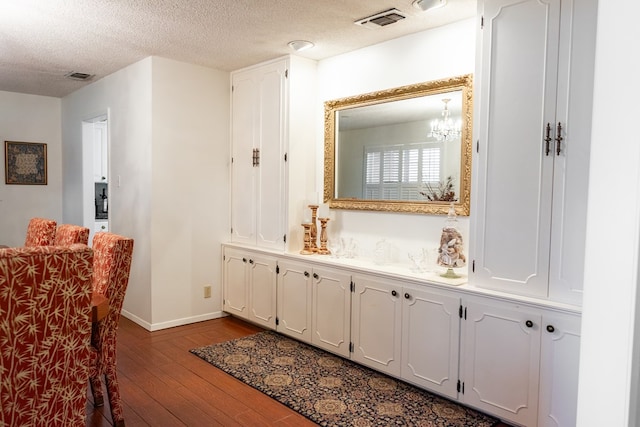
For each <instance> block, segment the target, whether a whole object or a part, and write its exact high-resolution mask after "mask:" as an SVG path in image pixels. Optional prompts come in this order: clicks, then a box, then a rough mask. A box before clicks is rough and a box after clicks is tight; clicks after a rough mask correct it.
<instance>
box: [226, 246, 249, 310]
mask: <svg viewBox="0 0 640 427" xmlns="http://www.w3.org/2000/svg"><path fill="white" fill-rule="evenodd" d="M248 261H249V259H248V257H247V255H246V254H244V253H243V252H240V251H237V250H234V249H229V248H225V250H224V260H223V270H222V271H223V276H224V277H223V281H222V283H223V295H224V298H223V308H222V309H223V310H224V311H226V312H227V313H230V314H233V315H235V316H238V317H242V318H244V319H248V318H249V289H248V280H247V262H248Z"/></svg>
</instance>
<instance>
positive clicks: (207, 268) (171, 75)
mask: <svg viewBox="0 0 640 427" xmlns="http://www.w3.org/2000/svg"><path fill="white" fill-rule="evenodd" d="M228 88H229V75H228V73H225V72H220V71H216V70H212V69H207V68H203V67H199V66H194V65H190V64H185V63H179V62H175V61H169V60H165V59H162V58H156V57H149V58H146V59H144V60H142V61H140V62H138V63H135V64H133V65H131V66H129V67H126V68H124V69H122V70H120V71H118V72H116V73H114V74H112V75H110V76H107V77H105V78H103V79H101V80H99V81H97V82H95V83H93V84H91V85H89V86H86V87H84V88H82V89H80V90H78V91H76V92H74V93H73V94H71V95H69V96H67V97H65V98H64V99H63V101H62V122H63V137H64V138H63V139H64V159H65V186H64V208H65V209H64V217H65V218H69V220H71V219H76V218H77V219H78V220H79V221H81V220H82V185H81V182H82V166H81V165H82V121H83V120H84V119H87V118H91V117H95V116H97V115H100V114H102V113H105V112H107V111H108V112H109V131H110V135H109V143H110V147H109V181H110V188H109V192H110V196H111V197H110V200H109V202H110V209H109V226H110V231H112V232H114V233H117V234H122V235H125V236H129V237H132V238H133V239H134V240H135V243H134V253H133V263H132V267H131V277H130V280H129V287H128V289H127V295H126V298H125V302H124V307H123V315H124V316H126V317H128V318H130V319H132V320H134V321H135V322H137V323H139V324H140V325H142V326H143V327H145V328H147V329H149V330H154V329H160V328H164V327H169V326H175V325H179V324H184V323H190V322H194V321H198V320H205V319H210V318H214V317H218V316H220V315H221V309H222V303H221V297H220V294H221V285H220V275H221V274H220V265H221V263H220V241H221V240H222V237H221V236H222V234H223V233H224V232H227V224H228V220H227V215H228V209H227V207H226V203H227V200H228V194H227V191H228V171H227V165H226V162H227V159H228V146H229V138H228V128H229V118H228V117H229V93H228ZM205 283H207V284H212V285H213V292H212V294H213V297H212V298H211V299H206V300H205V299H204V297H203V288H202V287H203V285H204V284H205Z"/></svg>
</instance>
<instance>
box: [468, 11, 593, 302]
mask: <svg viewBox="0 0 640 427" xmlns="http://www.w3.org/2000/svg"><path fill="white" fill-rule="evenodd" d="M596 9H597V0H575V1H569V0H544V1H539V0H484V1H481V2H479V14H480V15H481V18H480V19H479V21H480V30H479V37H478V40H480V45H479V49H481V52H482V54H481V61H480V63H479V67H478V69H477V71H476V75H477V76H478V77H479V79H478V80H477V81H478V82H479V87H478V90H479V97H478V98H479V102H478V103H476V107H477V108H476V117H477V120H478V135H477V136H478V141H477V147H476V153H474V156H475V158H474V160H473V162H474V182H473V185H474V188H473V192H474V193H475V197H474V198H475V205H474V206H473V207H472V212H473V215H474V217H473V218H472V232H473V234H474V238H473V239H472V240H473V242H474V246H473V247H472V248H470V249H471V251H472V253H471V257H470V258H471V259H472V268H471V269H472V271H473V272H472V273H471V274H470V282H472V283H473V284H474V285H476V286H478V287H484V288H490V289H496V290H501V291H505V292H509V293H514V294H519V295H527V296H534V297H541V298H550V299H552V300H555V301H561V302H566V303H570V304H580V303H581V297H582V275H583V267H584V254H583V251H584V239H585V226H586V203H587V185H588V184H587V183H588V170H589V148H590V140H591V106H592V92H593V68H594V65H593V64H594V49H595V43H594V40H595V31H596Z"/></svg>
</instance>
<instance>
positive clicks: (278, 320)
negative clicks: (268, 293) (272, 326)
mask: <svg viewBox="0 0 640 427" xmlns="http://www.w3.org/2000/svg"><path fill="white" fill-rule="evenodd" d="M279 324H280V319H278V318H277V317H276V326H278V325H279Z"/></svg>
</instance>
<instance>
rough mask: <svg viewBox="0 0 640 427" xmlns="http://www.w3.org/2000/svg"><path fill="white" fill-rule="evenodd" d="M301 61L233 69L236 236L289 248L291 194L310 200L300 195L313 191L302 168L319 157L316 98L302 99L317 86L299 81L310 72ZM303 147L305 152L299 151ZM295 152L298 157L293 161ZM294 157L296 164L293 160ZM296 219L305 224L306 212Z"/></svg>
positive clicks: (261, 244) (233, 234) (233, 232)
mask: <svg viewBox="0 0 640 427" xmlns="http://www.w3.org/2000/svg"><path fill="white" fill-rule="evenodd" d="M301 62H304V60H302V59H297V58H294V57H288V58H283V59H279V60H276V61H271V62H268V63H264V64H261V65H259V66H255V67H250V68H246V69H243V70H239V71H236V72H233V73H232V74H231V85H232V98H231V241H233V242H237V243H241V244H247V245H252V246H257V247H262V248H271V249H278V250H282V249H284V248H285V241H286V234H287V232H288V230H287V226H288V222H287V221H288V219H289V217H290V216H291V215H290V214H289V212H291V211H292V210H291V208H289V209H287V205H288V200H289V197H288V196H289V195H291V196H292V197H291V200H298V199H300V200H304V197H300V195H301V194H305V195H306V194H308V193H309V189H308V188H306V187H305V186H304V185H303V183H305V182H306V179H301V177H304V176H305V175H300V174H299V173H297V172H296V171H297V168H302V171H303V173H304V172H308V170H310V168H309V167H307V166H306V165H307V164H312V163H310V162H312V161H313V156H312V155H310V154H309V153H313V150H312V149H307V148H306V145H308V144H309V143H310V142H309V141H313V138H314V131H313V126H310V123H313V122H311V121H310V119H312V118H313V116H312V114H310V113H309V110H311V109H312V108H313V102H312V101H313V99H312V98H309V97H307V98H306V102H307V104H308V106H305V105H303V106H300V105H299V102H298V101H297V100H298V98H304V97H305V96H306V95H307V92H308V91H309V90H312V88H313V84H312V83H313V82H309V84H308V86H309V88H307V89H306V90H305V89H304V86H303V87H302V88H299V87H298V86H297V82H298V80H300V77H301V75H303V74H304V71H303V70H302V69H303V67H302V66H298V64H299V63H301ZM313 64H315V62H314V63H313ZM305 65H307V63H306V62H305ZM314 67H315V65H314V66H313V67H311V68H313V69H315V68H314ZM307 68H308V67H307ZM305 71H306V69H305ZM310 74H311V73H310ZM294 76H296V79H294ZM307 115H308V117H307ZM305 132H306V133H305ZM301 135H305V136H304V137H303V136H301ZM299 150H301V152H302V153H304V155H301V156H295V155H294V153H297V152H298V151H299ZM289 157H296V158H295V159H292V160H291V161H290V160H289ZM292 162H295V166H293V167H292V166H289V164H290V163H292ZM291 169H292V170H293V174H291ZM289 176H292V179H291V182H289V181H288V177H289ZM294 204H295V203H294ZM296 207H297V204H296ZM298 211H300V212H299V213H297V212H296V214H297V215H300V216H301V215H302V212H301V209H298ZM291 220H292V221H295V222H296V223H297V225H298V228H299V224H300V223H301V218H297V217H296V218H291Z"/></svg>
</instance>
